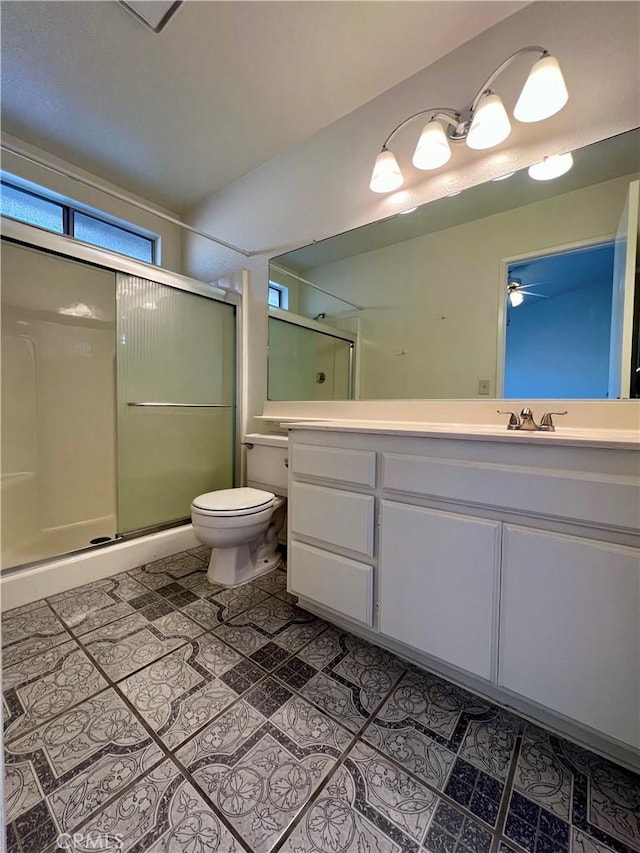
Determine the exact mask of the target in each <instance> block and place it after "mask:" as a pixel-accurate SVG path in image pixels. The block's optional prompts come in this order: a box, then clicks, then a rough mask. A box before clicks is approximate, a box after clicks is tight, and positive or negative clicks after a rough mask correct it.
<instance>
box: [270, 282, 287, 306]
mask: <svg viewBox="0 0 640 853" xmlns="http://www.w3.org/2000/svg"><path fill="white" fill-rule="evenodd" d="M271 293H277V294H278V304H277V305H272V304H271V301H270V299H269V297H270V296H271ZM267 305H268V306H269V308H279V309H280V310H281V311H288V310H289V288H288V287H286V286H285V285H284V284H278V282H277V281H269V289H268V291H267Z"/></svg>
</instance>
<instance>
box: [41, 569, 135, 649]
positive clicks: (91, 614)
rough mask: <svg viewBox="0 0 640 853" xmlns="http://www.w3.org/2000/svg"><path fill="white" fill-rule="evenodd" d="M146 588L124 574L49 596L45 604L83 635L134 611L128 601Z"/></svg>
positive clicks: (66, 623) (68, 625)
mask: <svg viewBox="0 0 640 853" xmlns="http://www.w3.org/2000/svg"><path fill="white" fill-rule="evenodd" d="M147 592H148V589H147V588H146V587H144V586H142V585H141V584H139V583H138V582H137V581H135V580H134V579H133V578H132V577H130V576H129V575H128V574H127V573H126V572H124V573H122V574H120V575H114V576H113V577H110V578H104V579H103V580H98V581H94V582H93V583H88V584H84V585H83V586H79V587H76V588H75V589H69V590H66V591H65V592H61V593H59V594H58V595H52V596H50V597H49V598H48V599H47V601H48V602H49V604H50V605H51V607H52V608H53V610H55V612H56V613H57V614H58V616H59V617H60V619H62V621H63V622H64V623H65V625H66V626H67V627H68V628H70V629H71V630H72V631H73V632H74V633H75V634H81V633H85V632H87V631H91V630H93V629H95V628H99V627H101V626H102V625H106V624H108V623H109V622H113V621H114V620H115V619H120V618H122V617H123V616H126V615H127V614H128V613H133V611H134V610H135V609H136V608H135V607H134V606H132V605H131V604H130V603H129V602H131V601H132V600H134V599H137V598H139V597H140V596H141V595H144V594H145V593H147Z"/></svg>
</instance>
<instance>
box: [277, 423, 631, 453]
mask: <svg viewBox="0 0 640 853" xmlns="http://www.w3.org/2000/svg"><path fill="white" fill-rule="evenodd" d="M280 427H281V428H282V429H287V430H289V429H304V430H327V431H329V432H361V433H371V434H375V435H406V436H415V437H421V438H450V439H459V440H463V441H500V442H504V441H506V442H517V441H519V442H523V443H525V444H556V445H566V446H569V445H571V446H581V447H604V448H611V449H623V450H634V449H635V450H638V449H640V431H639V430H625V429H575V428H569V427H563V426H562V425H561V424H559V425H557V426H556V431H555V432H534V431H532V430H531V431H530V430H508V429H507V428H506V423H505V426H503V427H499V426H495V425H493V424H486V425H485V424H463V423H457V424H446V423H423V422H409V421H377V420H376V421H356V420H337V419H336V420H297V421H283V422H281V423H280Z"/></svg>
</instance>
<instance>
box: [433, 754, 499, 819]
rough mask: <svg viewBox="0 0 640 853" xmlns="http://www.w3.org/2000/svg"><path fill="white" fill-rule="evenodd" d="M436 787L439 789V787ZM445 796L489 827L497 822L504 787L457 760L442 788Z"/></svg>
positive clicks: (487, 775)
mask: <svg viewBox="0 0 640 853" xmlns="http://www.w3.org/2000/svg"><path fill="white" fill-rule="evenodd" d="M436 787H438V788H440V786H439V785H437V786H436ZM444 792H445V794H447V796H449V797H451V799H452V800H455V801H456V803H459V804H460V805H461V806H465V808H467V809H469V811H470V812H473V814H474V815H476V816H477V817H479V818H481V819H482V820H484V821H485V823H488V824H489V825H490V826H494V827H495V825H496V824H497V821H498V812H499V810H500V801H501V800H502V794H503V792H504V785H503V784H502V783H501V782H499V781H498V780H497V779H494V778H493V776H489V774H488V773H483V771H482V770H478V769H477V768H476V767H474V766H473V765H472V764H469V763H468V762H466V761H464V760H463V759H462V758H458V759H457V760H456V762H455V764H454V765H453V768H452V769H451V772H450V774H449V778H448V781H447V784H446V785H445V787H444Z"/></svg>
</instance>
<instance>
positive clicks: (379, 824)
mask: <svg viewBox="0 0 640 853" xmlns="http://www.w3.org/2000/svg"><path fill="white" fill-rule="evenodd" d="M207 559H208V552H207V550H206V549H205V548H197V549H194V550H193V551H190V552H187V553H184V554H179V555H176V556H174V557H169V558H165V559H163V560H158V561H157V562H155V563H151V564H149V565H146V566H143V567H141V568H138V569H135V570H133V571H131V572H127V573H123V574H121V575H118V576H116V577H113V578H109V579H107V580H103V581H97V582H95V583H91V584H87V585H85V586H81V587H78V588H76V589H74V590H71V591H69V592H65V593H62V594H60V595H54V596H52V597H51V598H48V599H45V600H42V601H37V602H35V603H33V604H30V605H28V606H26V607H21V608H17V609H16V610H12V611H9V612H8V613H5V614H4V616H3V620H2V621H3V625H2V628H3V630H2V643H3V667H4V669H3V688H4V714H5V774H6V782H5V795H6V812H5V814H6V820H7V851H8V853H45V851H46V853H49V851H54V850H58V849H61V848H62V849H67V850H74V851H82V853H86V851H89V850H96V849H99V850H103V851H104V850H109V851H117V850H123V851H134V853H215V851H217V852H218V853H240V851H255V853H267V851H276V850H283V851H289V853H307V851H309V853H311V851H314V853H343V851H353V853H396V851H398V853H399V851H415V853H425V851H426V853H631V851H640V776H636V775H634V774H632V773H630V772H629V771H627V770H625V769H623V768H621V767H618V766H616V765H614V764H612V763H610V762H608V761H606V760H604V759H603V758H600V757H598V756H596V755H594V754H592V753H590V752H587V751H586V750H584V749H582V748H580V747H578V746H575V745H573V744H571V743H569V742H567V741H565V740H563V739H561V738H558V737H556V736H555V735H553V734H551V733H549V732H547V731H544V730H542V729H540V728H537V727H536V726H533V725H531V724H529V723H527V722H525V721H524V720H522V719H520V718H519V717H517V716H515V715H513V714H510V713H508V712H507V711H505V710H503V709H500V708H497V707H495V706H494V705H492V704H491V703H490V702H488V701H486V700H484V699H481V698H479V697H477V696H474V695H472V694H470V693H467V692H466V691H465V690H462V689H461V688H459V687H456V686H454V685H453V684H450V683H448V682H446V681H444V680H442V679H441V678H439V677H437V676H435V675H433V674H431V673H429V672H425V671H422V670H419V669H417V668H416V667H413V666H410V665H408V664H406V663H405V662H404V661H402V660H400V659H398V658H396V657H394V656H393V655H391V654H389V653H388V652H385V651H383V650H381V649H378V648H377V647H375V646H372V645H371V644H369V643H367V642H365V641H363V640H361V639H358V638H356V637H354V636H352V635H350V634H347V633H345V632H343V631H341V630H339V629H338V628H336V627H334V626H332V625H329V624H327V623H326V622H323V621H322V620H320V619H317V618H316V617H315V616H313V615H311V614H310V613H306V612H305V611H303V610H301V609H300V608H298V607H296V606H295V599H294V598H293V597H292V596H291V595H289V594H288V593H287V592H286V574H285V572H283V571H279V570H276V571H274V572H271V573H270V574H269V575H267V576H265V577H262V578H259V579H258V580H256V581H255V582H253V583H251V584H248V585H245V586H244V587H241V588H239V589H237V590H225V589H223V588H222V587H214V586H212V585H211V584H209V583H208V581H207V580H206V574H205V571H206V564H207ZM58 839H59V840H58Z"/></svg>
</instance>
